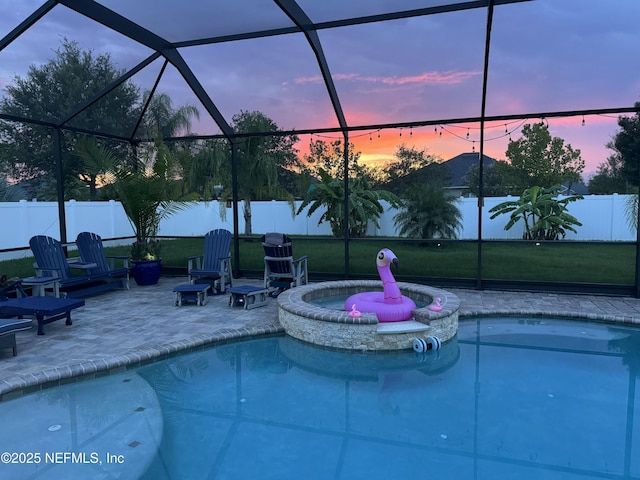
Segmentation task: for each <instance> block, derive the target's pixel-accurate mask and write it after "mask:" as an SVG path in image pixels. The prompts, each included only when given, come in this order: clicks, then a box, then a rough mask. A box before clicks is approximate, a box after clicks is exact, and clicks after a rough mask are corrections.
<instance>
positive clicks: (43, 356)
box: [0, 277, 640, 400]
mask: <svg viewBox="0 0 640 480" xmlns="http://www.w3.org/2000/svg"><path fill="white" fill-rule="evenodd" d="M181 283H186V277H163V278H161V279H160V282H159V283H158V285H154V286H145V287H138V286H136V285H135V283H134V282H132V285H131V289H130V290H129V291H123V290H116V291H113V292H108V293H104V294H101V295H97V296H93V297H88V298H87V299H86V305H85V306H84V307H81V308H79V309H77V310H74V311H73V312H72V316H71V318H72V320H73V325H71V326H67V325H65V322H64V320H60V321H57V322H54V323H51V324H49V325H46V326H45V335H44V336H38V335H36V330H37V325H36V322H35V321H34V322H33V323H34V326H33V327H32V329H31V330H27V331H23V332H18V333H17V334H16V340H17V345H18V355H17V356H16V357H13V356H12V352H11V349H4V350H1V351H0V399H1V400H7V399H10V398H14V397H16V396H20V395H23V394H25V393H29V392H32V391H36V390H39V389H41V388H46V387H49V386H54V385H59V384H63V383H68V382H73V381H76V380H78V379H84V378H92V377H96V376H100V375H105V374H108V373H112V372H118V371H123V370H125V369H126V368H128V367H132V366H137V365H140V364H144V363H148V362H151V361H153V360H156V359H160V358H166V357H167V356H170V355H172V354H175V353H176V352H179V351H183V350H190V349H195V348H199V347H203V346H206V345H208V344H211V343H216V342H222V341H226V340H231V339H235V338H242V337H247V336H254V335H264V334H273V333H282V332H284V330H283V328H282V327H281V325H280V323H279V322H278V306H277V303H276V300H275V299H271V298H270V299H268V301H267V305H266V306H264V307H260V308H256V309H254V310H244V309H243V308H241V307H230V306H229V295H218V296H213V297H210V300H209V302H208V303H207V304H206V305H203V306H196V305H195V304H193V303H189V304H187V305H183V306H181V307H176V306H175V293H174V292H173V291H172V290H173V288H174V287H175V286H176V285H178V284H181ZM260 284H261V281H260V280H256V279H237V280H235V281H234V285H255V286H258V285H260ZM446 290H448V291H450V292H452V293H454V294H455V295H457V296H458V298H459V299H460V310H459V314H460V319H461V321H463V320H464V317H469V316H474V315H487V314H527V315H531V314H544V315H553V316H562V317H567V316H571V317H579V318H587V319H591V320H598V321H608V322H616V323H623V324H636V325H638V326H640V299H637V298H632V297H608V296H598V295H563V294H555V293H540V292H503V291H489V290H484V291H479V290H469V289H459V288H447V289H446Z"/></svg>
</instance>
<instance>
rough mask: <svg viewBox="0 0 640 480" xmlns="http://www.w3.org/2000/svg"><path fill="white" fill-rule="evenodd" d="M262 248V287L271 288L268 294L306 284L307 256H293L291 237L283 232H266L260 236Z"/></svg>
mask: <svg viewBox="0 0 640 480" xmlns="http://www.w3.org/2000/svg"><path fill="white" fill-rule="evenodd" d="M262 247H263V248H264V253H265V257H264V288H267V289H275V290H272V291H271V292H270V293H269V295H270V296H272V297H273V296H278V294H279V293H280V292H282V291H283V290H286V289H288V288H292V287H298V286H300V285H306V284H307V283H308V281H309V278H308V274H307V256H306V255H305V256H302V257H299V258H296V259H294V258H293V247H292V245H291V239H290V238H289V236H288V235H285V234H283V233H275V232H272V233H266V234H265V235H263V236H262Z"/></svg>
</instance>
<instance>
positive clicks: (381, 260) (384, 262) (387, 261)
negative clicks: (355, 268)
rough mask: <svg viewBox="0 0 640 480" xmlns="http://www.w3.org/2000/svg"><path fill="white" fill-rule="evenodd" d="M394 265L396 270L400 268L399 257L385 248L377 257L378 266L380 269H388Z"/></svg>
mask: <svg viewBox="0 0 640 480" xmlns="http://www.w3.org/2000/svg"><path fill="white" fill-rule="evenodd" d="M391 264H393V265H394V266H395V267H396V268H397V267H398V257H396V255H395V253H393V252H392V251H391V250H389V249H388V248H383V249H382V250H380V251H379V252H378V255H377V256H376V265H378V267H386V266H389V265H391Z"/></svg>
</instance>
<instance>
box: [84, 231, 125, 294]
mask: <svg viewBox="0 0 640 480" xmlns="http://www.w3.org/2000/svg"><path fill="white" fill-rule="evenodd" d="M76 246H77V247H78V251H79V252H80V259H81V260H82V261H83V262H85V263H95V264H96V267H95V268H90V269H88V270H87V273H88V274H89V275H93V276H96V275H104V276H105V277H106V278H112V279H114V280H120V282H121V284H122V288H126V289H127V290H128V289H129V257H127V256H115V255H110V256H107V255H106V254H105V252H104V246H103V244H102V238H101V237H100V235H98V234H96V233H91V232H81V233H79V234H78V237H77V238H76ZM116 262H118V263H120V265H121V266H120V267H117V266H116Z"/></svg>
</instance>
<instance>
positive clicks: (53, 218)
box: [0, 194, 636, 260]
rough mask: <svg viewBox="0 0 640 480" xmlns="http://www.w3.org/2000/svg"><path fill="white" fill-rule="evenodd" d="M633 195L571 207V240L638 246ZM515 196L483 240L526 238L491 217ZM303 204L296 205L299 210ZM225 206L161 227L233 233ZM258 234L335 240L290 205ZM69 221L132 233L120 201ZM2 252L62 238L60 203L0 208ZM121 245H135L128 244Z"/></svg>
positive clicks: (469, 206)
mask: <svg viewBox="0 0 640 480" xmlns="http://www.w3.org/2000/svg"><path fill="white" fill-rule="evenodd" d="M629 197H630V196H629V195H616V194H614V195H589V196H585V198H584V200H579V201H577V202H573V203H570V204H569V212H570V213H571V214H572V215H574V216H575V217H576V218H577V219H578V220H579V221H580V222H581V223H582V227H578V229H577V230H578V232H577V233H575V234H574V233H571V232H569V233H568V234H567V237H566V238H567V239H570V240H603V241H634V240H635V238H636V232H635V229H631V228H630V227H629V225H628V222H627V221H626V214H625V208H626V203H627V201H628V198H629ZM508 199H514V200H515V199H516V197H489V198H485V204H484V207H483V209H482V212H483V214H482V237H483V238H484V239H518V238H522V233H523V228H524V226H523V225H522V222H519V223H518V224H516V225H515V226H514V227H513V228H512V229H511V230H509V231H505V230H504V225H505V224H506V222H507V220H508V217H507V216H506V215H503V216H499V217H497V218H496V219H494V220H490V218H489V217H490V214H489V213H488V212H489V210H490V209H491V207H493V206H495V205H497V204H498V203H501V202H504V201H505V200H508ZM458 202H459V203H458V207H459V208H460V210H461V212H462V215H463V222H462V223H463V228H462V230H461V231H460V232H459V234H458V238H460V239H476V238H477V237H478V199H477V198H460V199H459V201H458ZM298 205H300V202H298V203H296V208H297V206H298ZM220 206H221V205H220V204H219V203H218V202H217V201H213V202H206V203H205V202H202V203H200V204H198V205H196V206H194V207H193V208H189V209H187V210H184V211H181V212H178V213H177V214H176V215H174V216H172V217H170V218H168V219H166V220H164V221H163V222H162V223H161V225H160V232H159V234H160V235H163V236H201V235H204V234H205V233H207V232H208V231H209V230H212V229H214V228H226V229H228V230H231V231H233V223H232V222H233V212H232V209H231V208H226V207H223V210H226V218H225V219H224V220H223V219H222V217H221V210H220ZM251 210H252V230H253V233H256V234H263V233H266V232H276V231H277V232H284V233H287V234H290V235H331V229H330V228H329V225H328V224H327V223H323V224H320V225H318V219H319V218H320V216H321V215H322V212H320V211H316V212H315V213H314V214H313V215H312V216H311V217H307V215H306V213H305V212H303V213H301V214H300V215H297V216H296V215H293V214H292V211H291V208H290V207H289V205H288V204H287V203H286V202H278V201H270V202H252V203H251ZM396 213H397V212H396V211H394V210H393V209H392V208H388V205H387V208H386V209H385V213H384V214H383V216H382V217H381V218H380V222H379V223H380V228H375V226H373V224H371V225H370V226H369V231H368V234H369V235H370V236H373V235H376V236H397V229H396V228H395V225H394V220H393V218H394V215H395V214H396ZM65 214H66V222H67V239H68V240H69V241H70V242H71V241H74V240H75V238H76V236H77V235H78V233H80V232H82V231H91V232H95V233H97V234H98V235H100V236H102V237H103V238H116V237H130V236H133V230H132V228H131V225H130V224H129V221H128V220H127V217H126V215H125V213H124V210H123V209H122V205H121V204H120V202H115V201H109V202H76V201H74V200H71V201H69V202H66V203H65ZM0 225H1V228H0V231H1V235H0V250H3V249H12V248H20V247H28V245H29V239H30V238H31V237H32V236H33V235H49V236H51V237H54V238H58V239H59V238H60V226H59V222H58V204H57V203H55V202H28V201H26V200H23V201H20V202H5V203H0ZM238 228H239V231H240V233H241V234H242V233H244V219H243V217H242V204H240V206H239V225H238ZM122 243H130V241H129V240H127V241H123V242H122ZM23 255H30V251H26V252H22V253H20V252H17V253H16V252H7V253H0V260H4V259H7V258H15V257H17V256H23Z"/></svg>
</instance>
